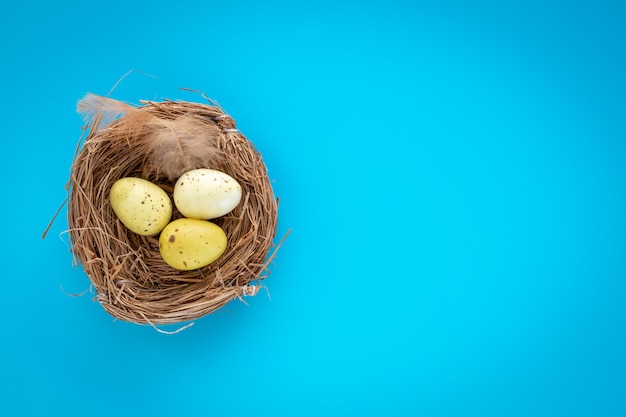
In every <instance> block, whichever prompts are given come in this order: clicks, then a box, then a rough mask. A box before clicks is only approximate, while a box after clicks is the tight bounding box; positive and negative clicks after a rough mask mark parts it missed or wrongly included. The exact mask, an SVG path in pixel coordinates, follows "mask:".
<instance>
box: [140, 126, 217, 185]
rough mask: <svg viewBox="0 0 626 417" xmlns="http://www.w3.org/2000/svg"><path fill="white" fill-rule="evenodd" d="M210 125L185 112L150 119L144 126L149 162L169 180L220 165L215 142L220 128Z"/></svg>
mask: <svg viewBox="0 0 626 417" xmlns="http://www.w3.org/2000/svg"><path fill="white" fill-rule="evenodd" d="M211 126H212V125H207V123H206V120H201V119H198V118H197V117H193V116H189V115H182V116H179V117H177V118H176V119H174V120H164V119H157V118H154V119H152V120H150V121H149V122H147V123H146V125H145V128H146V134H147V135H148V136H147V138H148V139H149V140H147V141H146V155H147V156H148V161H149V163H150V164H152V166H153V167H154V168H155V170H156V171H157V172H159V174H160V175H162V176H163V177H165V178H167V179H168V180H170V181H174V180H176V179H177V178H178V177H180V176H181V175H182V174H184V173H185V172H187V171H189V170H191V169H195V168H210V167H214V168H215V167H218V166H220V165H221V163H222V161H223V158H224V156H223V152H222V151H221V150H220V148H219V142H218V141H219V135H220V130H219V128H218V127H217V126H214V127H211Z"/></svg>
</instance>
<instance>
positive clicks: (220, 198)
mask: <svg viewBox="0 0 626 417" xmlns="http://www.w3.org/2000/svg"><path fill="white" fill-rule="evenodd" d="M241 194H242V189H241V185H240V184H239V183H238V182H237V181H236V180H235V179H234V178H232V177H231V176H230V175H228V174H226V173H224V172H221V171H218V170H215V169H208V168H199V169H194V170H191V171H188V172H186V173H184V174H183V175H181V176H180V177H179V178H178V181H176V184H175V185H174V204H175V205H176V208H177V209H178V211H180V212H181V213H182V215H183V216H185V217H189V218H193V219H205V220H208V219H215V218H217V217H221V216H223V215H225V214H227V213H229V212H231V211H232V210H233V209H234V208H235V207H237V204H239V202H240V201H241Z"/></svg>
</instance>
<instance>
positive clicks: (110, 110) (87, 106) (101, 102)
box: [76, 93, 136, 130]
mask: <svg viewBox="0 0 626 417" xmlns="http://www.w3.org/2000/svg"><path fill="white" fill-rule="evenodd" d="M132 110H136V108H135V107H133V106H131V105H129V104H126V103H124V102H121V101H119V100H114V99H112V98H108V97H102V96H99V95H96V94H92V93H88V94H86V95H85V97H83V98H82V99H80V100H79V101H78V104H77V105H76V111H77V112H78V113H80V114H81V115H82V116H83V120H84V121H85V123H89V122H96V123H94V124H95V125H96V126H94V128H95V129H96V130H97V129H98V128H99V127H100V126H106V125H108V124H110V123H111V122H112V121H113V120H115V119H117V118H118V117H119V116H120V115H123V114H127V113H129V112H131V111H132ZM96 115H99V116H100V120H99V121H96V120H95V116H96Z"/></svg>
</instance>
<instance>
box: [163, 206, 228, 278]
mask: <svg viewBox="0 0 626 417" xmlns="http://www.w3.org/2000/svg"><path fill="white" fill-rule="evenodd" d="M226 244H227V238H226V233H224V230H222V228H221V227H219V226H218V225H216V224H214V223H211V222H209V221H206V220H199V219H186V218H182V219H178V220H174V221H173V222H171V223H170V224H168V225H167V226H165V229H163V231H162V232H161V236H159V251H160V253H161V257H162V258H163V260H164V261H165V262H166V263H167V264H168V265H169V266H171V267H172V268H176V269H179V270H182V271H191V270H193V269H198V268H202V267H203V266H206V265H208V264H210V263H212V262H214V261H215V260H217V258H219V257H220V256H221V255H222V253H224V251H225V250H226Z"/></svg>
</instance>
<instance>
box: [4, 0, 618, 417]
mask: <svg viewBox="0 0 626 417" xmlns="http://www.w3.org/2000/svg"><path fill="white" fill-rule="evenodd" d="M624 4H625V3H623V2H619V1H613V2H612V1H593V2H592V1H552V2H545V1H532V0H531V1H512V2H498V1H475V2H461V1H429V2H399V1H386V2H324V1H322V2H319V1H316V2H295V3H292V2H173V3H172V2H159V1H152V2H121V1H112V2H90V3H87V2H85V3H81V2H65V4H63V5H59V4H56V3H54V2H40V3H37V2H29V1H24V2H11V3H9V4H6V5H5V6H3V10H2V13H1V14H0V54H1V56H2V58H3V65H2V67H3V68H2V73H3V76H2V77H0V88H1V89H0V91H2V97H1V100H0V118H1V121H2V126H3V135H2V136H3V141H2V143H3V146H4V147H5V151H4V152H3V154H2V158H3V167H4V172H5V177H4V191H5V195H4V197H3V202H4V204H3V206H4V211H3V214H4V215H3V220H4V224H3V233H2V236H3V239H2V243H0V245H1V246H0V247H1V248H2V251H0V253H1V260H2V262H3V263H4V264H5V265H4V268H3V270H4V272H3V282H4V285H3V291H2V296H1V300H0V314H1V316H2V318H3V319H4V323H3V329H2V341H3V342H2V345H1V348H0V349H1V355H0V415H2V416H30V415H33V416H41V415H62V416H111V415H116V416H139V415H150V416H198V415H230V416H239V415H256V416H264V415H268V416H296V415H298V416H320V415H323V416H347V415H350V416H381V415H386V416H387V415H388V416H418V415H419V416H482V417H485V416H624V415H626V353H625V352H626V336H625V331H626V304H625V300H626V263H625V262H624V260H625V258H626V257H625V255H626V252H625V250H626V240H625V239H626V238H625V236H626V234H625V232H626V221H625V218H624V214H625V213H626V199H625V198H624V192H625V190H626V188H625V179H626V149H625V147H626V143H625V141H626V117H625V116H626V77H625V74H626V7H625V6H624ZM130 69H139V70H141V71H142V72H134V73H132V74H131V75H130V76H128V77H127V78H126V79H125V80H124V81H123V82H121V83H120V84H119V85H118V86H117V87H116V89H115V90H114V92H113V94H112V96H113V97H114V98H118V99H122V100H128V101H131V102H138V100H139V99H162V98H173V99H177V98H180V99H198V97H197V96H192V95H190V94H187V93H185V92H182V91H179V90H178V88H179V87H189V88H194V89H198V90H202V91H204V92H206V93H207V94H208V95H209V96H211V97H212V98H214V99H216V100H217V101H219V102H220V104H221V105H222V106H223V107H224V108H225V109H226V111H228V112H229V113H230V114H232V115H233V116H234V117H235V118H236V119H237V121H238V126H239V127H240V129H241V130H242V131H243V132H244V133H245V134H246V135H247V136H248V137H249V138H250V139H251V140H253V141H254V142H255V144H256V145H257V147H258V148H259V149H260V150H261V152H262V153H263V155H264V157H265V161H266V163H267V165H268V167H269V171H270V176H271V177H272V179H273V180H274V181H275V183H274V185H275V191H276V194H277V195H278V196H279V197H280V198H281V203H280V216H281V217H280V225H279V231H278V235H279V236H282V235H283V234H284V233H285V232H286V231H287V230H288V229H290V228H291V229H293V232H292V234H291V235H290V237H289V238H288V240H287V242H286V244H285V245H284V246H283V248H282V249H281V251H280V252H279V256H278V258H277V259H276V261H275V263H274V266H273V269H272V271H273V272H272V275H271V276H270V277H269V278H268V280H267V281H266V285H267V286H268V288H269V291H270V293H271V299H270V298H268V297H267V296H266V295H265V294H263V293H261V294H260V295H259V296H257V297H255V298H249V299H248V300H247V301H248V305H245V304H242V303H240V302H234V303H231V304H230V305H229V306H228V307H227V308H226V309H224V310H223V311H221V312H219V313H216V314H214V315H211V316H208V317H205V318H203V319H201V320H198V321H197V322H196V323H195V325H194V326H193V327H191V328H189V329H187V330H185V331H183V332H181V333H179V334H177V335H175V336H167V335H163V334H159V333H157V332H156V331H154V330H153V329H152V328H150V327H144V326H136V325H132V324H128V323H124V322H119V321H113V320H112V318H111V317H110V316H109V315H108V314H107V313H106V312H104V310H103V309H102V308H101V307H100V306H99V305H98V304H97V303H94V302H92V300H91V294H89V293H88V294H86V295H85V296H83V297H69V296H67V295H66V293H80V292H83V291H85V290H87V289H88V287H89V282H88V279H87V277H86V276H85V275H84V274H83V272H82V271H81V270H80V268H74V267H72V259H71V255H70V252H69V250H68V245H67V241H68V239H67V236H66V235H64V234H63V231H64V230H65V229H66V228H67V222H66V219H65V214H66V212H65V211H63V212H62V213H61V215H60V217H59V218H58V220H57V221H56V222H55V223H54V224H53V226H52V229H51V232H50V234H49V236H48V237H47V238H46V239H45V240H43V241H42V240H41V238H40V236H41V233H42V232H43V230H44V229H45V227H46V226H47V224H48V221H49V220H50V219H51V217H52V215H53V214H54V212H55V210H56V209H57V207H58V206H59V205H60V204H61V203H62V201H63V200H64V198H65V195H66V194H65V191H64V189H63V187H64V185H65V183H66V181H67V179H68V173H69V166H70V164H71V160H72V156H73V153H74V149H75V146H76V143H77V141H78V138H79V134H80V132H79V127H80V125H81V121H80V118H79V117H78V115H76V114H75V112H74V108H75V104H76V101H77V100H78V99H79V98H80V97H82V95H83V94H85V93H86V92H88V91H90V92H94V93H98V94H107V93H108V92H109V90H110V89H111V88H112V87H113V86H114V85H115V83H116V82H117V81H118V80H119V79H120V77H122V75H124V74H125V73H126V72H127V71H129V70H130ZM145 74H150V75H152V76H148V75H145ZM7 148H8V149H7Z"/></svg>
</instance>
